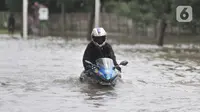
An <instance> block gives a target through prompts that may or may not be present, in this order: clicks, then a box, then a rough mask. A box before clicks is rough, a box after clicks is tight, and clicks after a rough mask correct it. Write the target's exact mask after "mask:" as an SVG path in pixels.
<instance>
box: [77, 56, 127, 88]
mask: <svg viewBox="0 0 200 112" xmlns="http://www.w3.org/2000/svg"><path fill="white" fill-rule="evenodd" d="M85 62H86V63H88V64H89V65H90V68H91V69H89V70H86V71H83V72H82V73H81V75H80V81H81V82H84V81H89V82H92V83H97V84H100V85H105V86H115V85H116V82H117V80H119V79H121V72H120V71H118V70H117V69H116V67H115V65H114V63H113V60H112V59H110V58H99V59H97V60H96V64H93V63H91V62H90V61H88V60H85ZM127 64H128V62H127V61H122V62H121V63H120V64H119V65H120V66H126V65H127Z"/></svg>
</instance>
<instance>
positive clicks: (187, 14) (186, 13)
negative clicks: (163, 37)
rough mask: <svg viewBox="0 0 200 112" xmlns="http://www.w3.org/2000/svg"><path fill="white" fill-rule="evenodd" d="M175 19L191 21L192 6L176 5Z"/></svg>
mask: <svg viewBox="0 0 200 112" xmlns="http://www.w3.org/2000/svg"><path fill="white" fill-rule="evenodd" d="M176 20H177V21H178V22H191V21H192V7H191V6H178V7H177V8H176Z"/></svg>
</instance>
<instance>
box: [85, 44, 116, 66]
mask: <svg viewBox="0 0 200 112" xmlns="http://www.w3.org/2000/svg"><path fill="white" fill-rule="evenodd" d="M105 57H106V58H111V59H113V62H114V65H115V66H116V65H118V64H117V61H116V57H115V54H114V51H113V49H112V47H111V45H110V44H108V43H106V44H105V45H104V46H102V47H97V46H96V45H95V44H94V43H93V42H90V43H89V44H88V46H87V48H86V50H85V52H84V55H83V60H82V61H83V66H84V68H85V70H87V69H89V68H88V64H87V63H86V62H85V60H88V61H90V62H92V63H94V64H95V61H96V60H97V59H99V58H105Z"/></svg>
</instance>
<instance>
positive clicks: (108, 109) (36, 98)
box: [0, 37, 200, 112]
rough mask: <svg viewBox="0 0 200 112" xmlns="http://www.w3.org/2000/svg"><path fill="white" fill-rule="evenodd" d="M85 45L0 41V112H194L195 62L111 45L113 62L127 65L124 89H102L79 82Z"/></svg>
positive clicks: (198, 90) (197, 103)
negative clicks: (124, 62) (114, 51)
mask: <svg viewBox="0 0 200 112" xmlns="http://www.w3.org/2000/svg"><path fill="white" fill-rule="evenodd" d="M86 43H87V42H83V41H81V40H73V41H68V42H66V41H64V40H62V39H58V40H56V39H55V38H43V39H30V40H27V41H25V40H17V39H10V38H5V37H1V38H0V49H1V50H0V112H102V111H103V112H199V110H200V75H199V74H200V65H199V64H198V63H197V61H195V60H198V59H199V58H195V59H194V58H192V59H191V60H190V57H185V58H183V56H186V55H184V52H182V53H178V52H176V50H173V48H170V49H171V50H165V49H162V48H158V47H156V46H152V45H114V46H113V47H114V49H115V50H116V55H117V59H118V61H121V60H128V61H129V65H128V66H127V67H123V68H122V69H123V81H124V83H118V85H117V86H116V87H114V88H103V87H97V86H94V85H90V84H82V83H80V82H79V80H78V78H79V75H80V73H81V72H82V70H83V67H82V62H81V61H82V55H83V51H84V49H85V47H86ZM185 54H187V53H185ZM195 55H198V53H196V52H192V53H191V55H188V56H191V57H192V56H195ZM179 56H180V59H179ZM181 56H182V57H181Z"/></svg>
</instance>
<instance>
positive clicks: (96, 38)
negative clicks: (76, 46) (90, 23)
mask: <svg viewBox="0 0 200 112" xmlns="http://www.w3.org/2000/svg"><path fill="white" fill-rule="evenodd" d="M91 38H92V42H93V43H94V44H95V45H97V46H99V47H102V46H103V45H105V43H106V39H107V33H106V31H105V30H104V29H103V28H102V27H100V28H94V29H93V30H92V33H91Z"/></svg>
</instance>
